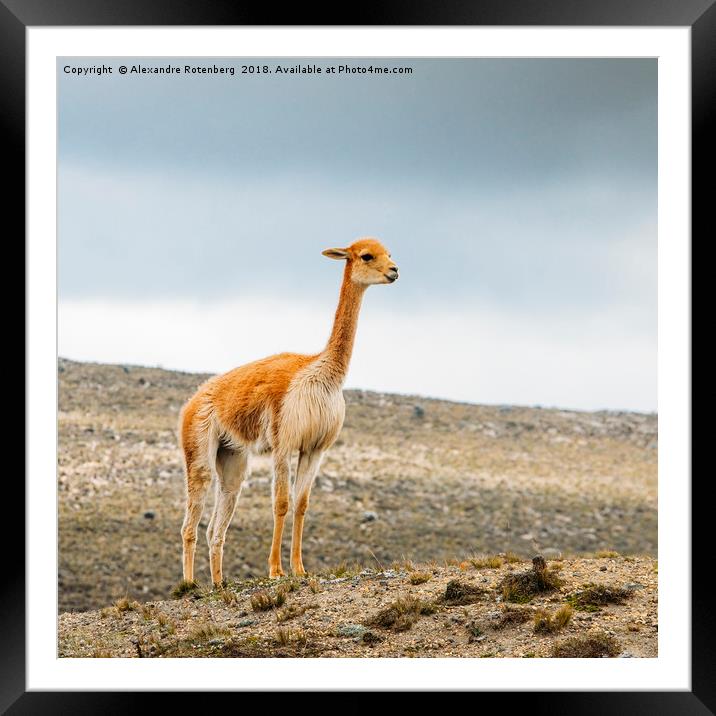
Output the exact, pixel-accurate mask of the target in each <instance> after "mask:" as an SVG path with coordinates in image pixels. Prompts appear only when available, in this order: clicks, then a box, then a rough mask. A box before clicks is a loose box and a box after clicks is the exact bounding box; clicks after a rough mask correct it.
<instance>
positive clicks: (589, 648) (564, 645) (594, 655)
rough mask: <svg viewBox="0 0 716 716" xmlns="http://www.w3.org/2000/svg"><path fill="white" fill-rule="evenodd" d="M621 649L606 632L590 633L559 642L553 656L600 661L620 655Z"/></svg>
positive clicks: (553, 650) (555, 646) (552, 653)
mask: <svg viewBox="0 0 716 716" xmlns="http://www.w3.org/2000/svg"><path fill="white" fill-rule="evenodd" d="M619 651H620V647H619V644H618V642H617V640H616V639H615V638H614V637H611V636H609V635H608V634H605V633H604V632H590V633H589V634H585V635H582V636H572V637H569V638H567V639H563V640H562V641H559V642H557V643H556V644H555V645H554V646H553V647H552V652H551V656H553V657H556V658H559V659H600V658H604V657H614V656H617V655H618V654H619Z"/></svg>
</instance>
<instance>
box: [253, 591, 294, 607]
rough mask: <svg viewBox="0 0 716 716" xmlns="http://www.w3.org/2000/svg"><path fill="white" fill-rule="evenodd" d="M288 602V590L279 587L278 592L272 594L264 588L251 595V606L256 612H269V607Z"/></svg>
mask: <svg viewBox="0 0 716 716" xmlns="http://www.w3.org/2000/svg"><path fill="white" fill-rule="evenodd" d="M285 603H286V592H285V591H283V590H281V589H277V590H276V594H271V592H269V591H268V590H266V589H262V590H261V591H259V592H256V593H254V594H252V595H251V608H252V609H253V610H254V611H255V612H267V611H268V610H269V609H276V607H282V606H283V605H284V604H285Z"/></svg>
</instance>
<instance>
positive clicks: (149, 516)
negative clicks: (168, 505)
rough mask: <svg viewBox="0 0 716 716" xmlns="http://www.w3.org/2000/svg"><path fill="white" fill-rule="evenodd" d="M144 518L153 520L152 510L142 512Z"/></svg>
mask: <svg viewBox="0 0 716 716" xmlns="http://www.w3.org/2000/svg"><path fill="white" fill-rule="evenodd" d="M144 519H145V520H153V519H154V512H153V511H152V510H147V511H146V512H145V513H144Z"/></svg>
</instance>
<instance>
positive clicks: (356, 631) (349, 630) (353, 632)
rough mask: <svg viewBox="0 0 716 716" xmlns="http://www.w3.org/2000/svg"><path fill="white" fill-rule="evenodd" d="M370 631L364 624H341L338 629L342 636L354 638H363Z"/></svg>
mask: <svg viewBox="0 0 716 716" xmlns="http://www.w3.org/2000/svg"><path fill="white" fill-rule="evenodd" d="M367 631H368V629H366V628H365V627H364V626H363V625H362V624H341V625H340V626H339V627H338V634H339V635H340V636H352V637H358V638H361V637H363V636H364V635H365V633H366V632H367Z"/></svg>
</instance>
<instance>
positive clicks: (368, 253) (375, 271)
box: [323, 238, 398, 286]
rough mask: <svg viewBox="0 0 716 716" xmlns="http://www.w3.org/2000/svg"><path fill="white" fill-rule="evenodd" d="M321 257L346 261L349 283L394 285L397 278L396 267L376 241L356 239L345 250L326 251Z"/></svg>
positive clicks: (383, 247)
mask: <svg viewBox="0 0 716 716" xmlns="http://www.w3.org/2000/svg"><path fill="white" fill-rule="evenodd" d="M323 255H324V256H328V258H329V259H338V260H344V261H346V262H347V266H346V271H347V272H349V275H350V277H351V281H353V282H354V283H357V284H360V285H362V286H370V285H372V284H375V283H394V282H395V281H396V280H397V278H398V267H397V266H396V265H395V262H394V261H393V259H392V258H391V256H390V253H389V252H388V249H386V248H385V246H383V244H381V243H380V241H377V240H376V239H371V238H364V239H358V241H356V242H354V243H352V244H351V245H350V246H348V247H347V248H345V249H326V250H325V251H324V252H323Z"/></svg>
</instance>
